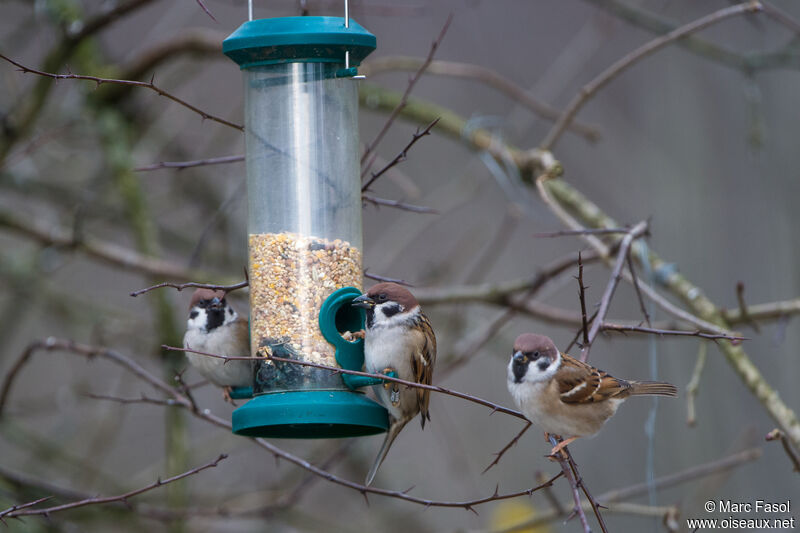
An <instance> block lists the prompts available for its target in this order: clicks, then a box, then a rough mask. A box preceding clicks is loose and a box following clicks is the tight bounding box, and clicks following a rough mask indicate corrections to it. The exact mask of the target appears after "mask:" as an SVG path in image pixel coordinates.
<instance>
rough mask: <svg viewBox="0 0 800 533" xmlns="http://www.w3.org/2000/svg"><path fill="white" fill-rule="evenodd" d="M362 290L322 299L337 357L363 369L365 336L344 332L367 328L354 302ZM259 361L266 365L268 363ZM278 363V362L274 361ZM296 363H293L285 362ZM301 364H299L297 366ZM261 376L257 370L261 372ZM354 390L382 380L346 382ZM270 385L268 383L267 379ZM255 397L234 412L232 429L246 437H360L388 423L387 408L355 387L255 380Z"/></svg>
mask: <svg viewBox="0 0 800 533" xmlns="http://www.w3.org/2000/svg"><path fill="white" fill-rule="evenodd" d="M360 294H361V291H359V290H358V289H356V288H355V287H344V288H342V289H339V290H337V291H335V292H334V293H333V294H331V295H330V296H328V298H327V299H326V300H325V302H323V304H322V307H321V308H320V312H319V326H320V331H321V332H322V335H323V336H324V337H325V339H326V340H327V341H328V342H330V343H331V344H332V345H333V347H334V348H335V350H336V361H337V363H338V364H339V366H340V367H342V368H345V369H347V370H361V367H362V366H363V364H364V340H363V339H356V340H354V341H347V340H345V339H344V338H343V337H342V335H341V333H342V332H344V331H358V330H360V329H363V328H364V320H365V316H364V310H363V309H361V308H358V307H353V306H352V305H350V303H351V302H352V301H353V299H354V298H355V297H356V296H359V295H360ZM259 364H261V365H264V364H266V363H265V362H263V361H262V362H260V363H259ZM275 364H278V363H275ZM280 364H281V365H291V363H280ZM292 366H295V367H297V366H298V365H292ZM256 374H257V375H258V372H256ZM342 377H343V384H346V385H347V386H348V387H349V388H350V389H353V388H355V387H356V386H362V385H372V384H375V383H380V381H379V380H371V381H361V382H359V381H356V382H348V381H344V377H345V376H344V375H342ZM265 385H266V386H268V384H265ZM254 392H255V394H256V395H255V397H254V398H253V399H252V400H250V401H249V402H247V403H246V404H245V405H243V406H241V407H239V408H238V409H236V410H235V411H234V412H233V432H234V433H236V434H237V435H244V436H247V437H272V438H291V439H314V438H340V437H359V436H364V435H374V434H376V433H383V432H384V431H386V430H387V429H388V428H389V417H388V413H387V412H386V409H384V408H383V406H381V405H380V404H378V403H377V402H374V401H372V400H371V399H369V398H367V397H366V396H365V395H364V394H363V393H361V392H357V391H354V390H346V389H345V388H344V387H343V388H342V390H308V389H305V390H294V391H276V392H269V391H268V389H262V388H261V384H260V383H259V380H258V379H256V383H255V387H254Z"/></svg>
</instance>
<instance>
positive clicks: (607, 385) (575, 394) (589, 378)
mask: <svg viewBox="0 0 800 533" xmlns="http://www.w3.org/2000/svg"><path fill="white" fill-rule="evenodd" d="M555 379H556V383H557V384H558V392H559V393H560V394H561V401H562V402H564V403H596V402H602V401H605V400H608V399H609V398H625V397H626V396H628V395H629V394H630V388H631V384H630V383H628V382H627V381H625V380H624V379H617V378H615V377H613V376H610V375H608V373H607V372H605V371H603V370H600V369H598V368H595V367H593V366H592V365H590V364H587V363H584V362H583V361H578V360H577V359H575V358H573V357H570V356H569V355H566V354H563V353H562V354H561V367H560V368H559V369H558V372H557V373H556V377H555ZM584 383H585V384H586V385H585V386H584V387H581V384H584Z"/></svg>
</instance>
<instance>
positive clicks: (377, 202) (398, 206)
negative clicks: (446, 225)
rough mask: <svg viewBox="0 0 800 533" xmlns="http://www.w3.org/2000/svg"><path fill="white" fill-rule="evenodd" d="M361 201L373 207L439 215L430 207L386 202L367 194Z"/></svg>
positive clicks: (395, 201)
mask: <svg viewBox="0 0 800 533" xmlns="http://www.w3.org/2000/svg"><path fill="white" fill-rule="evenodd" d="M361 199H362V200H364V201H365V202H369V203H371V204H373V205H385V206H387V207H394V208H395V209H401V210H403V211H411V212H412V213H423V214H426V215H438V214H439V211H437V210H436V209H433V208H431V207H425V206H422V205H413V204H407V203H405V202H400V201H398V200H387V199H385V198H378V197H377V196H371V195H369V194H362V195H361Z"/></svg>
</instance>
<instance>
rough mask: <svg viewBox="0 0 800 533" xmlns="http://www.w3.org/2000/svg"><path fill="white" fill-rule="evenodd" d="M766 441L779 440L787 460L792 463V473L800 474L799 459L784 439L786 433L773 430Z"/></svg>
mask: <svg viewBox="0 0 800 533" xmlns="http://www.w3.org/2000/svg"><path fill="white" fill-rule="evenodd" d="M766 440H767V441H773V440H780V441H781V444H782V445H783V451H785V452H786V455H787V456H788V457H789V460H790V461H791V462H792V466H793V468H792V470H793V471H794V472H798V473H800V457H798V456H797V454H796V453H795V451H794V450H793V449H792V443H790V442H789V439H787V438H786V433H784V432H783V431H781V430H780V429H777V428H775V429H773V430H772V431H770V432H769V433H767V436H766Z"/></svg>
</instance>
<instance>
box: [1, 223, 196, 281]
mask: <svg viewBox="0 0 800 533" xmlns="http://www.w3.org/2000/svg"><path fill="white" fill-rule="evenodd" d="M0 227H5V228H8V229H10V230H13V231H15V232H17V233H20V234H22V235H24V236H26V237H28V238H30V239H33V240H35V241H37V242H39V243H41V244H44V245H47V246H56V247H61V248H66V249H76V250H80V251H82V252H84V253H85V254H86V255H88V256H90V257H92V258H95V259H99V260H101V261H103V262H105V263H108V264H111V265H114V266H116V267H120V268H122V269H124V270H128V271H132V272H138V273H142V274H148V275H150V276H158V277H170V278H192V277H202V276H201V275H200V274H199V273H196V272H192V271H190V270H188V269H186V268H184V267H183V266H181V265H178V264H176V263H172V262H170V261H165V260H163V259H157V258H154V257H149V256H146V255H143V254H139V253H137V252H134V251H133V250H131V249H130V248H127V247H124V246H119V245H117V244H115V243H111V242H104V241H100V240H97V239H92V238H89V237H85V236H80V238H79V239H76V235H74V234H73V232H71V231H69V230H65V229H62V228H59V227H45V226H44V225H42V224H40V223H39V222H36V221H34V220H33V219H30V218H25V219H24V218H22V217H19V216H17V215H15V214H11V213H10V212H5V211H0Z"/></svg>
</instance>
